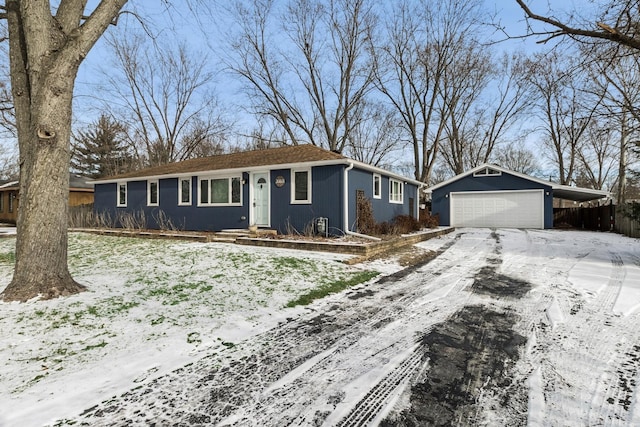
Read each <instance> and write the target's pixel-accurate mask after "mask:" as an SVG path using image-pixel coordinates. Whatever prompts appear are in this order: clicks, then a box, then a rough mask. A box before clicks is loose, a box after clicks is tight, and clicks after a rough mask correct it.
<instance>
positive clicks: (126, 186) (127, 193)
mask: <svg viewBox="0 0 640 427" xmlns="http://www.w3.org/2000/svg"><path fill="white" fill-rule="evenodd" d="M122 186H124V203H120V187H122ZM128 200H129V185H128V183H127V182H126V181H125V182H118V183H116V206H117V207H119V208H126V207H127V201H128Z"/></svg>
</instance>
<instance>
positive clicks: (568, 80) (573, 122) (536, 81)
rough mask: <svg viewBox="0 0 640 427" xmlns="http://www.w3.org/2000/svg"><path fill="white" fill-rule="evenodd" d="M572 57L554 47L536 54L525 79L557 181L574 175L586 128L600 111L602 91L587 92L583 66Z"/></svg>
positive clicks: (569, 181)
mask: <svg viewBox="0 0 640 427" xmlns="http://www.w3.org/2000/svg"><path fill="white" fill-rule="evenodd" d="M570 59H571V58H566V57H560V56H559V53H558V52H556V51H554V52H551V53H549V54H546V55H545V54H538V55H536V56H535V57H534V58H533V59H532V60H531V61H529V71H528V79H529V82H530V83H531V85H532V90H533V92H534V93H535V97H536V98H537V102H536V104H535V106H534V112H535V114H536V116H537V117H538V119H539V120H540V123H541V125H540V130H541V131H542V132H543V143H544V144H545V146H546V148H547V149H548V150H547V153H548V154H549V159H550V160H551V161H552V162H553V164H554V166H555V168H556V174H557V179H558V182H559V183H560V184H563V185H569V184H571V183H572V181H573V180H574V178H575V173H576V168H577V166H578V160H579V153H580V151H581V150H582V144H583V143H584V140H585V137H586V132H587V130H588V129H589V127H590V126H591V124H592V121H593V120H594V116H595V115H596V113H597V112H598V111H599V107H600V106H601V103H602V98H603V96H602V95H597V96H590V95H591V94H589V93H588V92H587V91H586V90H585V88H586V83H585V79H586V78H587V76H586V73H585V72H584V69H583V68H581V67H576V66H575V62H572V61H571V60H570Z"/></svg>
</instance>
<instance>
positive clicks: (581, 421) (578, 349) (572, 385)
mask: <svg viewBox="0 0 640 427" xmlns="http://www.w3.org/2000/svg"><path fill="white" fill-rule="evenodd" d="M577 246H578V247H579V244H578V245H577ZM586 255H588V254H581V253H579V252H576V254H574V257H575V258H573V259H576V260H580V259H582V258H584V257H585V256H586ZM608 256H609V258H610V262H611V266H612V267H611V269H610V272H609V274H608V275H607V276H605V277H604V280H605V281H606V282H605V286H604V287H603V288H601V291H600V292H598V293H597V294H595V297H593V298H589V297H588V295H587V296H586V297H585V295H584V294H581V293H579V292H577V290H576V289H574V287H573V285H572V284H571V283H570V282H568V281H567V280H568V279H567V277H568V272H569V271H570V270H571V269H572V268H573V266H575V265H576V264H577V263H579V262H580V261H577V262H572V264H570V266H569V268H565V269H564V275H563V276H562V279H563V282H564V283H557V284H547V285H546V286H544V285H543V286H542V288H541V290H540V292H541V293H549V294H552V295H554V296H553V298H552V299H550V300H549V299H548V300H547V301H546V303H547V304H548V305H547V307H546V312H547V313H548V316H547V319H544V318H541V319H539V323H538V324H536V325H534V328H533V329H534V330H535V333H532V334H531V335H532V337H534V339H535V341H536V342H535V344H534V345H531V346H530V349H529V352H528V353H527V356H526V359H527V361H528V363H530V366H531V367H532V368H531V372H534V374H533V375H532V377H536V375H539V376H538V377H537V378H540V379H541V381H538V382H540V383H541V385H540V386H537V387H534V388H533V389H531V390H530V394H531V396H532V397H533V401H534V402H544V405H543V406H544V408H542V409H540V408H539V409H538V410H539V411H541V412H542V415H541V414H540V413H536V414H531V416H532V417H533V418H530V421H531V420H532V419H533V420H536V419H537V420H540V419H543V420H545V423H546V424H550V425H556V424H558V425H560V424H563V423H565V422H566V420H572V422H574V423H575V424H576V425H607V426H629V425H635V424H634V422H633V417H634V414H633V413H632V409H633V403H634V399H635V400H637V399H638V396H637V393H638V390H637V385H636V382H637V379H638V369H639V366H638V360H637V359H638V354H637V353H638V352H637V350H638V348H637V346H636V344H637V343H638V342H640V334H639V333H638V331H637V328H634V327H633V326H631V325H633V324H634V323H635V324H637V322H638V320H639V319H638V316H635V315H634V316H630V318H624V317H621V316H619V315H617V314H615V313H614V312H613V309H614V307H615V304H616V301H617V299H618V298H619V295H620V292H621V289H622V287H623V286H624V283H625V278H626V268H625V265H624V262H623V259H622V257H621V256H620V255H618V254H616V253H608ZM568 258H569V259H571V257H568ZM562 259H563V258H560V260H562ZM592 280H593V279H592ZM540 302H541V303H544V302H545V301H544V298H540ZM535 311H536V309H534V310H533V312H534V313H535ZM549 313H555V314H553V315H549ZM621 329H622V330H625V331H626V333H625V334H623V335H624V336H626V337H627V338H629V337H633V338H632V339H631V340H630V342H627V341H625V340H623V341H620V340H619V337H620V334H619V333H616V332H615V331H619V330H621ZM537 369H540V370H539V371H538V370H537ZM536 372H538V374H536ZM532 383H535V382H532ZM535 396H537V397H535ZM530 401H531V400H530ZM530 409H531V408H530ZM636 421H637V420H636Z"/></svg>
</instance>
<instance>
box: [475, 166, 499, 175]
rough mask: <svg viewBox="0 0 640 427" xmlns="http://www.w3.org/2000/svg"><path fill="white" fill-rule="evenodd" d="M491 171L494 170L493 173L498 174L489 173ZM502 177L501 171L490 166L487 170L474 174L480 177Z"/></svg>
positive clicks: (483, 169)
mask: <svg viewBox="0 0 640 427" xmlns="http://www.w3.org/2000/svg"><path fill="white" fill-rule="evenodd" d="M489 170H492V171H494V172H497V173H489ZM500 175H502V171H499V170H497V169H494V168H492V167H489V166H487V167H485V168H482V169H480V170H479V171H476V172H474V173H473V176H479V177H484V176H500Z"/></svg>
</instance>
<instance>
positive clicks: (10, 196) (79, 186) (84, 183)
mask: <svg viewBox="0 0 640 427" xmlns="http://www.w3.org/2000/svg"><path fill="white" fill-rule="evenodd" d="M88 181H89V180H88V179H87V178H85V177H82V176H79V175H75V174H70V175H69V206H78V205H86V204H91V203H93V184H91V183H88ZM19 191H20V182H19V181H8V182H5V183H4V184H1V185H0V222H8V223H12V224H15V222H16V219H17V217H18V203H19V201H20V194H19Z"/></svg>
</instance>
